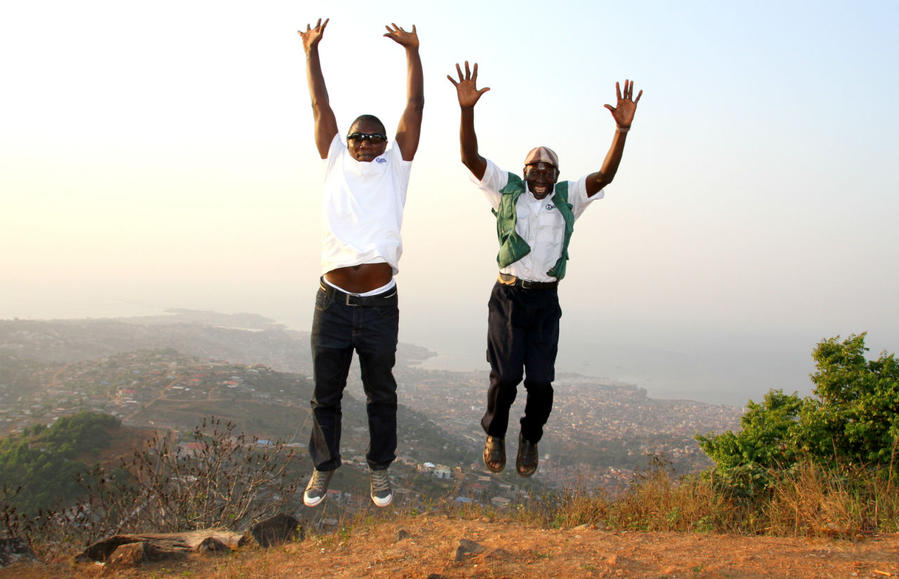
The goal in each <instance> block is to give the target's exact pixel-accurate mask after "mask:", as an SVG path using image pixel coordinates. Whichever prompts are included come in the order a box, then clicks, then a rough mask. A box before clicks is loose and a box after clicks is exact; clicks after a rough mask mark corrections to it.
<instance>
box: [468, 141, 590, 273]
mask: <svg viewBox="0 0 899 579" xmlns="http://www.w3.org/2000/svg"><path fill="white" fill-rule="evenodd" d="M472 179H473V180H474V181H475V183H477V184H478V187H479V188H480V189H481V191H483V192H484V195H485V196H486V197H487V200H488V201H489V202H490V205H491V206H492V207H493V209H494V210H497V209H499V204H500V199H502V193H500V192H499V191H500V189H502V188H503V187H505V186H506V185H507V184H508V183H509V173H508V172H507V171H503V170H502V169H500V168H499V167H497V166H496V165H495V164H494V163H493V162H492V161H490V160H489V159H488V160H487V169H486V170H485V171H484V178H483V179H481V180H480V181H478V180H477V178H476V177H474V175H472ZM525 185H527V184H526V183H525ZM552 196H553V193H550V194H549V195H547V196H546V197H544V198H543V199H537V198H536V197H534V194H533V193H531V190H530V188H528V189H527V191H525V192H524V193H522V194H521V196H520V197H519V198H518V201H517V202H516V203H515V213H516V215H517V220H516V222H515V232H516V233H518V235H520V236H521V237H522V238H523V239H524V240H525V241H526V242H527V243H528V245H530V246H531V251H530V253H528V254H527V255H525V256H524V257H522V258H521V259H519V260H518V261H516V262H514V263H511V264H509V265H508V266H507V267H504V268H501V269H500V272H502V273H507V274H510V275H514V276H515V277H517V278H519V279H525V280H528V281H556V278H554V277H551V276H549V275H547V274H546V272H548V271H549V270H551V269H552V268H553V266H555V265H556V262H557V261H559V257H560V256H561V255H562V242H563V241H564V239H565V218H564V217H562V213H561V212H559V211H558V210H556V208H555V204H554V203H553V201H552ZM603 196H604V192H603V191H602V190H600V191H599V192H597V193H595V194H594V195H593V197H587V177H586V176H584V177H581V178H580V179H578V180H577V181H569V182H568V202H569V203H570V204H571V205H572V208H571V211H572V212H573V213H574V218H575V219H577V218H578V217H580V216H581V214H582V213H583V212H584V209H586V208H587V205H589V204H590V203H591V202H593V201H596V200H597V199H602V198H603Z"/></svg>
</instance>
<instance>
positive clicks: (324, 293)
mask: <svg viewBox="0 0 899 579" xmlns="http://www.w3.org/2000/svg"><path fill="white" fill-rule="evenodd" d="M397 304H398V301H397V292H396V288H393V289H391V290H388V291H386V292H384V293H383V294H379V295H376V296H371V297H365V298H362V297H355V296H351V295H349V294H345V293H343V292H341V291H339V290H337V289H334V288H332V287H331V286H328V285H326V284H325V283H324V282H322V284H321V287H320V288H319V291H318V293H317V295H316V297H315V316H314V318H313V320H312V336H311V341H312V365H313V374H314V378H315V390H314V393H313V397H312V417H313V424H312V435H311V437H310V440H309V453H310V454H311V456H312V463H313V464H314V465H315V468H317V469H318V470H334V469H336V468H337V467H339V466H340V421H341V416H342V413H341V410H340V400H341V398H343V390H344V388H346V379H347V374H348V373H349V370H350V362H351V361H352V359H353V350H355V351H356V354H357V355H358V356H359V367H360V369H361V373H362V386H363V388H364V390H365V396H366V409H367V411H368V434H369V445H368V451H367V453H366V459H367V461H368V465H369V467H370V468H372V469H375V470H378V469H385V468H387V467H388V466H390V463H391V462H393V460H394V459H395V458H396V454H395V453H396V405H397V402H396V380H394V378H393V365H394V363H395V361H396V345H397V332H398V329H399V308H398V306H397Z"/></svg>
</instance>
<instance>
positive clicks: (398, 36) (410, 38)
mask: <svg viewBox="0 0 899 579" xmlns="http://www.w3.org/2000/svg"><path fill="white" fill-rule="evenodd" d="M390 26H392V27H393V28H391V27H390ZM390 26H385V27H384V28H386V29H387V33H386V34H385V35H384V36H386V37H387V38H389V39H391V40H393V41H394V42H396V43H397V44H399V45H401V46H405V47H406V48H418V32H416V30H415V25H414V24H413V25H412V32H406V31H405V30H403V29H402V28H400V27H399V26H397V25H396V24H394V23H391V24H390Z"/></svg>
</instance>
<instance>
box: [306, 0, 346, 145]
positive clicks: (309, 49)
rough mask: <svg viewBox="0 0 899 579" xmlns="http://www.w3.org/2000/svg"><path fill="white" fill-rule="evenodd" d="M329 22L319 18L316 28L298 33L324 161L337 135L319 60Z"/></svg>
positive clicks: (316, 135)
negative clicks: (320, 47)
mask: <svg viewBox="0 0 899 579" xmlns="http://www.w3.org/2000/svg"><path fill="white" fill-rule="evenodd" d="M329 20H330V19H326V20H325V22H324V24H323V23H322V19H321V18H319V19H318V22H317V23H316V24H315V28H312V27H311V26H309V25H308V24H307V25H306V31H305V32H303V31H302V30H298V31H297V33H298V34H299V35H300V37H301V38H302V39H303V50H305V51H306V78H307V80H308V81H309V96H310V97H311V98H312V116H313V117H314V118H315V146H316V147H317V148H318V153H319V155H321V157H322V159H325V158H327V156H328V149H329V148H330V147H331V141H333V140H334V135H336V134H337V119H335V118H334V111H333V110H331V102H330V101H329V100H328V89H327V87H326V86H325V77H324V75H322V64H321V61H320V60H319V58H318V43H319V42H321V39H322V36H323V35H324V33H325V27H326V26H327V25H328V22H329Z"/></svg>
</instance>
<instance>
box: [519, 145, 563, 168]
mask: <svg viewBox="0 0 899 579" xmlns="http://www.w3.org/2000/svg"><path fill="white" fill-rule="evenodd" d="M540 161H543V162H544V163H549V164H550V165H552V166H553V167H555V168H556V169H558V168H559V156H558V155H556V152H555V151H553V150H552V149H550V148H549V147H542V146H541V147H536V148H534V149H531V152H530V153H528V156H527V157H525V159H524V164H525V165H531V164H533V163H538V162H540Z"/></svg>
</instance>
